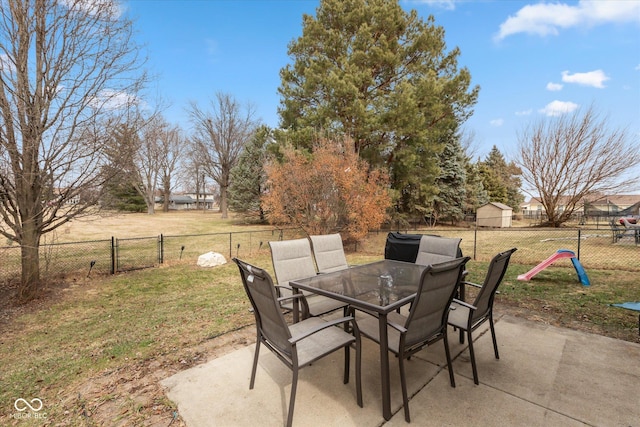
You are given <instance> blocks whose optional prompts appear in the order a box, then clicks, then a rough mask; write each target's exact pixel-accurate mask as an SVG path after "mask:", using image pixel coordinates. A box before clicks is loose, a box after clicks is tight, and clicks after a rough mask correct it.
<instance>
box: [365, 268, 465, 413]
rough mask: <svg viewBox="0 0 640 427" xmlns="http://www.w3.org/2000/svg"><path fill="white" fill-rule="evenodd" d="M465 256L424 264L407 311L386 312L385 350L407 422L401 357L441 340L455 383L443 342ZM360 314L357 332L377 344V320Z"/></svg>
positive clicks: (367, 314)
mask: <svg viewBox="0 0 640 427" xmlns="http://www.w3.org/2000/svg"><path fill="white" fill-rule="evenodd" d="M469 259H470V258H469V257H464V258H455V259H454V260H451V261H446V262H443V263H439V264H430V265H428V266H427V268H426V269H425V270H424V271H423V272H422V275H421V277H420V283H419V285H418V290H417V293H416V297H415V299H414V300H413V304H412V305H411V308H410V310H409V314H408V315H407V316H404V315H402V314H400V313H397V312H391V313H389V314H388V315H387V316H388V317H387V333H388V342H389V351H390V352H392V353H393V354H395V355H396V356H398V362H399V365H400V385H401V387H402V402H403V405H404V418H405V420H406V421H407V422H411V417H410V414H409V398H408V396H407V380H406V374H405V366H404V361H405V359H407V360H408V359H409V358H410V357H411V356H412V355H413V354H415V353H417V352H418V351H420V350H422V349H423V348H425V347H427V346H429V345H431V344H433V343H434V342H436V341H439V340H442V342H443V344H444V350H445V355H446V359H447V368H448V369H449V380H450V382H451V387H455V386H456V383H455V378H454V376H453V367H452V364H451V353H450V351H449V343H448V341H447V317H448V315H449V305H450V304H451V301H452V300H453V296H454V293H455V291H456V288H457V287H458V283H459V282H460V278H461V276H462V272H463V270H464V266H465V264H466V263H467V261H469ZM363 313H364V314H366V316H363V318H361V319H357V323H358V327H359V328H360V333H361V334H362V335H363V336H365V337H367V338H369V339H371V340H373V341H375V342H377V343H380V329H379V322H378V319H377V318H376V317H375V316H373V315H371V313H368V312H363Z"/></svg>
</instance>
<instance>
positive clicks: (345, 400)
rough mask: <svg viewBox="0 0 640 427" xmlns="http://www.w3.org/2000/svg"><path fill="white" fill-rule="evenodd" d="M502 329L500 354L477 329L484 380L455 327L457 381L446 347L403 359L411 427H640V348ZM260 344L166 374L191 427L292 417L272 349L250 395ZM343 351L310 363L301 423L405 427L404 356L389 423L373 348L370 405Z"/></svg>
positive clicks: (298, 414) (539, 328)
mask: <svg viewBox="0 0 640 427" xmlns="http://www.w3.org/2000/svg"><path fill="white" fill-rule="evenodd" d="M496 334H497V340H498V345H499V351H500V360H496V359H495V358H494V355H493V346H492V344H491V334H490V333H489V332H488V329H487V328H485V329H484V330H478V331H476V333H475V336H474V338H475V339H474V348H475V349H476V360H477V364H478V374H479V379H480V385H474V383H473V377H472V373H471V364H470V361H469V356H468V349H467V346H466V345H461V344H459V343H458V339H457V333H451V334H450V343H451V349H452V355H453V357H454V365H453V366H454V373H455V378H456V388H452V387H451V386H450V385H449V378H448V373H447V371H446V363H445V357H444V349H443V346H442V343H441V342H438V343H436V344H435V345H434V346H433V347H431V348H427V349H425V350H423V351H422V352H420V353H418V354H417V355H416V356H414V357H412V358H411V360H410V361H409V362H408V363H406V367H407V379H408V388H409V396H410V402H409V408H410V410H411V421H412V422H411V425H416V426H607V427H608V426H625V427H629V426H640V344H635V343H631V342H627V341H620V340H615V339H611V338H607V337H603V336H599V335H592V334H587V333H582V332H578V331H575V330H569V329H562V328H557V327H553V326H548V325H545V324H541V323H535V322H531V321H527V320H523V319H520V318H517V317H512V316H507V315H505V316H502V317H500V318H498V319H497V321H496ZM254 349H255V344H252V345H249V346H247V347H245V348H242V349H240V350H236V351H234V352H232V353H228V354H226V355H224V356H222V357H219V358H217V359H214V360H211V361H209V362H207V363H204V364H202V365H199V366H197V367H194V368H191V369H188V370H185V371H182V372H180V373H178V374H176V375H174V376H172V377H170V378H167V379H165V380H163V381H162V384H163V386H164V387H166V391H167V396H168V398H169V399H170V400H172V401H173V402H175V403H176V404H177V406H178V411H179V414H180V416H181V417H182V419H183V420H184V421H185V423H186V424H187V426H189V427H210V426H247V427H254V426H280V425H283V424H284V423H285V421H286V411H287V405H288V402H289V392H290V389H291V371H289V370H288V369H287V368H286V367H285V366H284V365H283V364H282V363H281V362H280V361H279V360H278V359H277V358H276V357H275V356H274V355H273V354H271V353H270V352H269V350H267V349H266V348H264V347H263V348H261V352H260V360H259V364H258V372H257V375H256V384H255V388H254V389H253V390H249V378H250V374H251V363H252V360H253V352H254ZM352 354H353V353H352ZM342 357H343V353H342V352H337V353H335V354H333V355H330V356H328V357H326V358H324V359H322V360H320V361H318V362H317V363H315V364H314V365H313V366H310V367H307V368H304V369H302V370H301V372H300V379H299V383H298V392H297V398H296V405H295V415H294V419H293V423H294V425H297V426H305V427H306V426H322V427H326V426H333V425H342V426H403V425H407V424H406V422H405V420H404V413H403V410H402V406H401V405H402V394H401V391H400V380H399V372H398V363H397V360H396V359H395V358H393V357H392V358H391V396H392V400H391V404H392V411H393V414H394V415H393V417H392V418H391V420H389V421H385V420H384V418H383V417H382V406H381V400H380V368H379V351H378V348H377V346H376V344H374V343H372V342H371V341H369V340H366V339H364V340H363V360H362V376H363V379H362V386H363V396H364V408H360V407H358V405H357V404H356V397H355V376H354V370H353V365H352V370H351V380H350V382H349V384H346V385H345V384H343V383H342ZM353 359H354V358H353V357H352V363H353Z"/></svg>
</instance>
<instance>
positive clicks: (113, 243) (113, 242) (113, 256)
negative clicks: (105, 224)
mask: <svg viewBox="0 0 640 427" xmlns="http://www.w3.org/2000/svg"><path fill="white" fill-rule="evenodd" d="M111 274H116V238H115V237H113V236H111Z"/></svg>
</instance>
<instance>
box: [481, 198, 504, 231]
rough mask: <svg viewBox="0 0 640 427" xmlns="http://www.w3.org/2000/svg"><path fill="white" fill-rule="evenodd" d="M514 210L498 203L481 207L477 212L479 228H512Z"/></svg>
mask: <svg viewBox="0 0 640 427" xmlns="http://www.w3.org/2000/svg"><path fill="white" fill-rule="evenodd" d="M512 215H513V209H511V207H509V206H507V205H504V204H502V203H498V202H491V203H487V204H486V205H484V206H480V207H479V208H478V211H477V212H476V221H477V223H478V226H479V227H500V228H504V227H511V217H512Z"/></svg>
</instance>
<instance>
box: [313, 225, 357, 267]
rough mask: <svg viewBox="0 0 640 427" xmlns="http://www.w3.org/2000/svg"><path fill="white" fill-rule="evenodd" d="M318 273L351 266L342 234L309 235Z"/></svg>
mask: <svg viewBox="0 0 640 427" xmlns="http://www.w3.org/2000/svg"><path fill="white" fill-rule="evenodd" d="M309 238H310V239H311V248H312V250H313V256H314V258H315V259H316V265H317V266H318V273H331V272H332V271H339V270H344V269H346V268H349V264H347V258H346V257H345V255H344V247H343V246H342V237H340V234H337V233H336V234H325V235H321V236H309Z"/></svg>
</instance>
